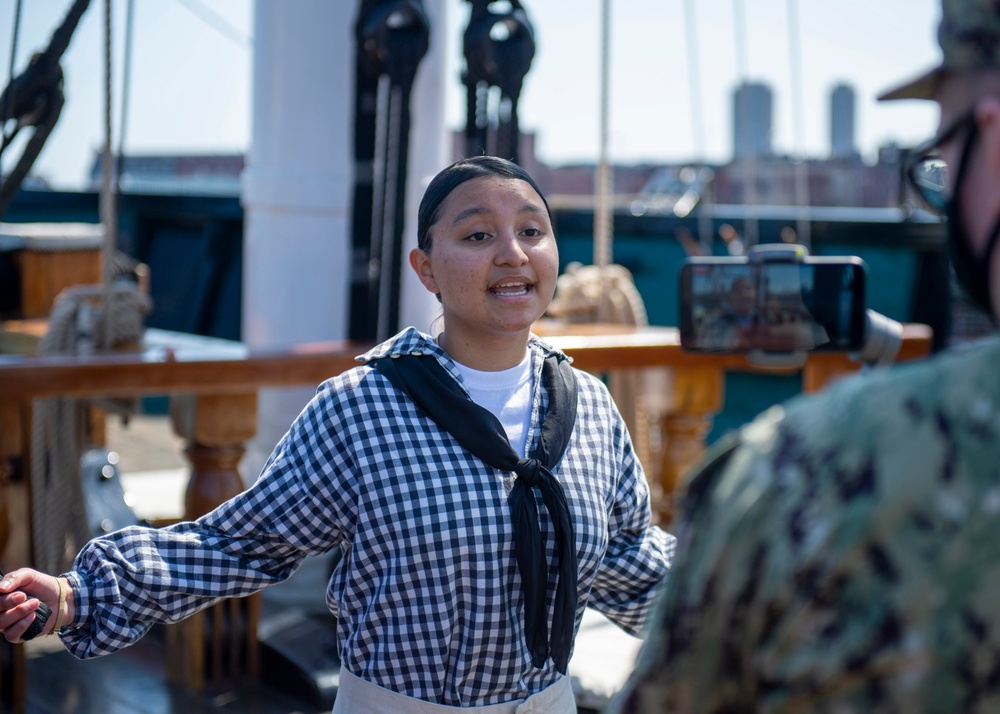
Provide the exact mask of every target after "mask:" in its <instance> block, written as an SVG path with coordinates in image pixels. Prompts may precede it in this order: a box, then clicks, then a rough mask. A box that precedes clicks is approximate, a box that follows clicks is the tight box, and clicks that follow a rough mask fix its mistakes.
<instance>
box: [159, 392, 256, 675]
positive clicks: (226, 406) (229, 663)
mask: <svg viewBox="0 0 1000 714" xmlns="http://www.w3.org/2000/svg"><path fill="white" fill-rule="evenodd" d="M170 416H171V421H172V423H173V426H174V431H175V432H176V433H177V434H178V435H179V436H181V437H183V438H184V439H185V440H186V441H187V443H188V446H187V448H186V449H185V453H186V454H187V457H188V459H189V460H190V462H191V477H190V479H189V480H188V485H187V491H186V493H185V497H184V517H185V518H186V519H188V520H193V519H195V518H198V517H199V516H202V515H204V514H206V513H208V512H209V511H211V510H212V509H214V508H215V507H216V506H218V505H220V504H221V503H224V502H225V501H227V500H228V499H230V498H232V497H233V496H236V495H238V494H239V493H240V492H241V491H243V479H242V478H241V477H240V473H239V463H240V459H241V458H242V457H243V450H244V447H243V444H244V443H245V442H246V441H247V440H248V439H250V438H251V437H253V435H254V433H256V431H257V393H256V392H250V393H242V394H199V395H191V396H184V397H174V398H173V399H172V400H171V412H170ZM259 617H260V599H259V597H258V596H257V595H251V596H250V597H247V598H240V599H234V600H226V601H223V602H220V603H218V604H216V605H214V606H212V607H210V608H208V609H206V610H203V611H201V612H198V613H195V614H194V615H192V616H191V617H189V618H188V619H186V620H184V621H183V622H180V623H177V624H174V625H169V626H168V627H167V655H168V658H167V659H168V665H167V667H168V669H167V680H168V681H169V682H170V683H171V684H174V685H176V686H179V687H182V688H184V689H187V690H190V691H202V690H204V689H205V688H206V685H208V684H212V685H218V684H221V683H222V682H224V681H227V680H238V679H239V678H240V677H243V676H246V677H248V678H250V679H251V680H253V679H256V678H257V676H258V674H259V661H260V660H259V654H258V643H257V621H258V619H259Z"/></svg>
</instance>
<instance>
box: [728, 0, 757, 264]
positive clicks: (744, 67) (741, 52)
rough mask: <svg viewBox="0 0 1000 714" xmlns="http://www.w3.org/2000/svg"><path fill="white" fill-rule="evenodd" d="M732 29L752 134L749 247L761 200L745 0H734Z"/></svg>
mask: <svg viewBox="0 0 1000 714" xmlns="http://www.w3.org/2000/svg"><path fill="white" fill-rule="evenodd" d="M733 30H734V32H735V34H736V70H737V74H738V75H739V77H740V88H741V90H742V91H741V92H740V94H739V97H740V106H739V107H738V109H739V111H740V112H741V113H743V114H744V116H745V117H746V120H747V122H748V123H747V125H746V126H747V127H748V133H749V135H750V147H749V149H750V151H749V152H748V153H747V156H746V163H745V167H746V171H745V172H744V173H743V185H744V187H745V188H746V195H745V196H744V200H743V202H744V204H745V207H746V218H745V219H744V222H743V232H744V233H745V236H744V238H745V240H744V241H743V244H744V245H745V246H746V247H747V248H749V247H750V246H752V245H756V244H757V234H758V230H757V214H756V211H755V207H756V205H757V203H758V198H757V156H756V150H755V148H754V146H753V140H754V137H755V136H756V132H755V131H754V129H755V128H756V127H755V122H754V116H753V112H750V111H748V110H747V109H748V107H747V104H748V102H749V100H750V94H749V92H748V91H746V89H747V88H748V85H749V78H748V75H749V70H748V65H749V60H748V58H747V43H746V20H745V18H744V14H743V0H733ZM734 119H735V117H734ZM736 131H738V130H736ZM734 133H735V132H734ZM734 138H735V137H734ZM734 148H735V147H734ZM734 153H735V152H734Z"/></svg>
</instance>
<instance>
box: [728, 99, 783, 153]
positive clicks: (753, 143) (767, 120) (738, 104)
mask: <svg viewBox="0 0 1000 714" xmlns="http://www.w3.org/2000/svg"><path fill="white" fill-rule="evenodd" d="M773 103H774V94H773V92H772V91H771V88H770V87H769V86H767V85H766V84H763V83H761V82H743V83H742V84H740V85H739V86H738V87H737V88H736V91H735V92H733V157H734V158H736V159H743V158H747V157H751V156H752V157H760V156H770V155H771V153H772V150H771V130H772V126H771V124H772V117H773V109H772V105H773Z"/></svg>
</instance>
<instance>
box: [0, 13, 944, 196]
mask: <svg viewBox="0 0 1000 714" xmlns="http://www.w3.org/2000/svg"><path fill="white" fill-rule="evenodd" d="M282 1H283V2H340V3H345V5H346V3H347V0H282ZM426 1H427V2H431V1H434V0H426ZM437 1H438V2H443V3H445V5H446V8H447V11H448V22H447V27H446V28H445V29H446V32H445V33H443V39H442V41H443V42H446V43H448V45H449V47H451V49H450V50H447V52H448V55H447V56H448V58H449V59H448V66H447V79H448V81H449V82H450V84H449V87H448V91H447V92H446V95H445V96H446V99H447V102H448V105H447V107H446V109H445V117H446V121H447V123H448V128H449V129H455V130H458V129H461V127H462V122H463V121H464V113H465V93H464V87H463V86H462V85H461V80H460V72H461V65H462V57H461V34H462V30H463V28H464V25H465V22H466V21H467V19H468V12H469V3H468V2H467V1H466V0H437ZM111 2H112V4H111V12H112V18H113V27H114V32H113V34H112V48H113V49H112V65H113V67H114V78H115V81H114V84H113V100H112V102H113V106H114V115H115V117H116V118H115V129H114V136H115V139H114V145H115V147H116V148H117V146H118V143H119V140H120V139H121V138H122V137H123V143H124V150H125V152H126V153H134V154H138V153H187V152H205V153H209V152H211V153H233V152H241V151H245V150H246V148H247V145H248V143H249V140H250V114H249V109H250V88H251V84H252V82H251V67H252V52H253V26H252V25H253V22H252V16H253V0H134V5H133V7H134V11H133V13H134V14H133V19H132V23H133V45H132V55H131V63H130V68H131V69H130V76H129V81H128V82H127V84H126V83H125V81H124V77H123V72H122V68H123V67H124V66H125V62H124V49H125V48H124V37H125V31H124V28H125V17H126V7H127V4H126V0H111ZM18 4H20V5H21V15H20V21H19V23H18V32H17V33H16V53H15V58H14V67H15V69H14V74H15V75H16V74H19V73H20V72H22V71H23V70H24V69H25V67H26V65H27V62H28V59H29V57H30V55H31V53H32V52H35V51H38V50H41V49H43V48H44V47H45V46H46V45H47V44H48V42H49V39H50V38H51V35H52V33H53V31H54V30H55V28H56V27H57V26H58V25H59V24H60V22H61V21H62V19H63V17H64V16H65V14H66V12H67V10H68V9H69V7H70V5H71V4H72V0H21V2H20V3H18V0H0V67H2V69H0V77H2V81H3V84H4V85H6V83H7V82H8V81H9V77H10V66H9V65H10V58H11V50H12V41H13V39H14V26H15V17H16V15H15V12H16V8H17V6H18ZM522 4H523V6H524V7H525V8H526V10H527V12H528V15H529V18H530V20H531V22H532V24H533V26H534V32H535V41H536V52H535V56H534V59H533V62H532V66H531V70H530V72H529V74H528V76H527V77H526V79H525V84H524V89H523V92H522V95H521V98H520V102H519V104H518V114H519V120H520V125H521V127H522V129H523V130H526V131H533V132H535V134H536V147H535V148H536V154H537V156H538V158H539V159H540V160H541V161H543V162H546V163H549V164H552V165H563V164H571V163H579V162H593V161H595V160H596V159H597V157H598V156H599V152H600V148H601V127H600V108H601V80H600V77H601V72H600V67H601V57H602V52H601V46H602V42H601V37H602V14H603V13H602V11H603V4H604V3H603V0H572V1H570V0H522ZM610 14H611V21H610V28H609V29H610V41H609V51H608V55H607V57H608V67H609V76H610V81H609V87H608V97H609V101H608V149H607V150H608V157H609V159H610V160H611V161H613V162H616V163H625V164H635V163H670V162H683V161H697V160H703V161H709V162H725V161H727V160H728V159H729V158H730V156H731V154H732V129H731V122H732V107H731V101H732V100H731V94H732V91H733V89H734V88H735V87H736V85H737V84H738V83H739V82H740V81H742V80H749V81H762V82H766V83H767V84H769V85H771V86H772V88H773V90H774V95H775V104H774V127H773V146H774V148H775V150H776V151H778V152H779V153H786V154H790V155H793V156H800V157H809V158H813V157H815V158H821V157H824V156H826V155H827V154H828V153H829V119H828V117H829V95H830V92H831V90H832V88H833V87H834V86H835V85H836V84H837V83H840V82H844V83H847V84H850V85H852V86H853V87H854V89H855V91H856V102H857V104H856V122H857V125H856V136H857V144H858V149H859V150H860V151H861V152H862V156H863V157H864V158H865V159H866V160H869V161H873V160H874V158H875V156H876V154H877V150H878V148H879V146H882V145H884V144H887V143H889V142H897V143H900V144H902V145H907V144H915V143H917V142H919V141H921V140H923V139H924V138H926V137H928V136H930V135H931V134H933V133H934V130H935V127H936V122H937V116H936V111H935V109H934V107H933V105H932V104H930V103H928V102H916V101H901V102H890V103H878V102H876V101H875V97H876V95H877V94H878V93H880V92H881V91H883V90H885V89H888V88H890V87H892V86H894V85H896V84H897V83H900V82H901V81H903V80H905V79H908V78H909V77H911V76H913V75H916V74H918V73H919V72H921V71H923V70H924V69H926V68H929V67H930V66H932V65H934V64H935V63H936V62H937V61H939V58H940V52H939V49H938V46H937V42H936V27H937V22H938V18H939V14H940V10H939V0H834V1H833V2H830V1H829V0H825V1H824V0H610ZM104 23H105V0H92V2H91V6H90V8H89V9H88V11H87V13H86V14H85V15H84V18H83V20H82V21H81V23H80V27H79V28H78V30H77V32H76V34H75V35H74V38H73V41H72V44H71V45H70V47H69V49H68V50H67V52H66V54H65V55H64V58H63V63H62V64H63V70H64V73H65V88H64V91H65V94H66V98H67V99H66V101H67V103H66V107H65V108H64V109H63V113H62V116H61V117H60V120H59V123H58V124H57V126H56V129H55V131H54V132H53V134H52V136H51V137H49V140H48V141H47V143H46V145H45V149H44V150H43V152H42V155H41V156H40V157H39V159H38V160H37V161H36V162H35V165H34V169H33V172H34V173H35V174H37V175H39V176H41V177H42V178H44V179H46V180H47V181H48V182H49V183H50V184H51V185H52V186H53V187H55V188H60V189H67V190H74V189H80V188H83V187H84V186H85V184H86V181H87V175H88V173H89V169H90V167H91V164H92V163H93V161H94V156H95V152H96V151H98V149H99V148H100V146H101V144H102V142H103V137H104V129H103V127H104V121H105V120H104V91H105V89H104V86H105V83H104V71H105V70H104V52H105V49H104V30H103V28H104ZM796 58H797V60H796ZM125 87H127V90H126V89H125ZM123 97H124V98H127V102H126V103H125V105H126V107H127V111H126V112H125V114H124V116H125V121H124V132H122V129H121V116H122V104H123ZM9 130H10V128H9V127H8V131H9ZM29 131H30V130H27V129H26V130H24V131H22V132H21V134H22V135H23V136H24V138H26V137H27V135H28V133H29ZM21 142H23V139H20V140H19V141H18V142H15V144H13V145H12V146H11V147H10V148H9V149H8V150H7V151H6V152H5V153H4V155H3V157H2V168H3V170H4V171H8V170H10V168H11V167H12V165H13V162H14V161H16V159H17V157H19V156H20V154H21V152H22V150H23V148H22V146H21Z"/></svg>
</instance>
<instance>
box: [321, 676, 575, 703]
mask: <svg viewBox="0 0 1000 714" xmlns="http://www.w3.org/2000/svg"><path fill="white" fill-rule="evenodd" d="M447 712H481V713H482V714H576V699H575V698H574V697H573V687H572V686H571V685H570V680H569V677H568V676H564V677H562V678H561V679H559V681H558V682H556V683H555V684H553V685H551V686H549V687H546V688H545V689H543V690H542V691H540V692H538V693H537V694H532V695H531V696H530V697H528V698H527V699H520V700H518V701H514V702H504V703H503V704H491V705H489V706H485V707H449V706H445V705H443V704H431V703H430V702H425V701H421V700H420V699H414V698H413V697H407V696H405V695H403V694H397V693H396V692H393V691H391V690H388V689H385V688H383V687H380V686H378V685H377V684H372V683H371V682H366V681H365V680H363V679H361V678H360V677H356V676H354V675H353V674H351V673H350V672H348V671H347V670H346V669H341V670H340V684H339V685H338V687H337V698H336V699H335V700H334V702H333V714H446V713H447Z"/></svg>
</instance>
